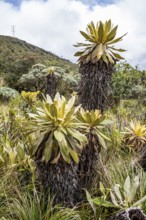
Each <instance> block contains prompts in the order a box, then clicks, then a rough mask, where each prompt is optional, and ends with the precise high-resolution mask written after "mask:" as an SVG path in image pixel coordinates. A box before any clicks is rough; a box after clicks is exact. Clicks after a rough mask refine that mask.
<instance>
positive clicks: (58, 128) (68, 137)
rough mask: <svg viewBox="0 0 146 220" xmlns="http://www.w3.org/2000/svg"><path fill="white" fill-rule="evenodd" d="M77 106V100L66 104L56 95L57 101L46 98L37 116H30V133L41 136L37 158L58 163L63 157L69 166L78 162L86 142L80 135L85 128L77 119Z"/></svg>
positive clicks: (73, 98)
mask: <svg viewBox="0 0 146 220" xmlns="http://www.w3.org/2000/svg"><path fill="white" fill-rule="evenodd" d="M74 103H75V97H74V96H73V97H72V98H71V99H70V100H69V101H67V100H66V99H65V97H63V96H60V95H59V93H57V94H56V96H55V98H54V100H52V99H51V97H50V96H47V98H46V100H45V101H44V102H43V106H42V107H40V108H37V112H36V114H31V113H30V114H29V116H30V117H31V118H32V126H31V130H32V131H39V133H40V138H39V140H38V142H37V145H36V149H35V151H34V154H35V155H37V156H38V157H41V158H40V159H42V160H44V161H45V162H48V161H50V162H51V163H56V162H57V161H58V160H59V158H60V156H62V158H63V159H64V160H65V161H66V162H67V163H70V162H71V159H72V160H74V161H75V162H76V163H78V162H79V155H80V154H81V152H82V149H83V146H84V145H85V144H86V142H87V138H86V136H85V135H84V134H82V133H81V132H80V129H83V128H84V127H85V125H84V123H82V122H80V121H79V120H78V119H77V117H76V113H77V111H78V109H79V106H78V107H75V106H74ZM42 148H43V149H42ZM41 151H43V153H42V154H41V155H40V152H41Z"/></svg>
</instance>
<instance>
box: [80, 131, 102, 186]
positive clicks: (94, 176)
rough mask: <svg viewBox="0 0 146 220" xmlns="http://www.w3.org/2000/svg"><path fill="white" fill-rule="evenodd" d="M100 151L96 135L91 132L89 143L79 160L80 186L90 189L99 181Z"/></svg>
mask: <svg viewBox="0 0 146 220" xmlns="http://www.w3.org/2000/svg"><path fill="white" fill-rule="evenodd" d="M99 152H100V147H99V143H98V139H97V137H96V136H95V135H93V134H91V133H89V135H88V145H87V146H86V147H85V148H84V149H83V152H82V155H81V157H80V162H79V168H78V172H79V186H80V187H81V188H86V189H88V190H90V189H92V188H94V187H97V186H98V183H99V175H98V170H99Z"/></svg>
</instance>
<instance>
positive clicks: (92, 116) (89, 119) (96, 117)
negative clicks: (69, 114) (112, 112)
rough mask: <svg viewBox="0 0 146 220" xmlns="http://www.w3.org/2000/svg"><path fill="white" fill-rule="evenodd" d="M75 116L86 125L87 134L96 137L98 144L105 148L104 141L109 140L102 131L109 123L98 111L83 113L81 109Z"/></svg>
mask: <svg viewBox="0 0 146 220" xmlns="http://www.w3.org/2000/svg"><path fill="white" fill-rule="evenodd" d="M77 115H78V116H77V117H78V119H79V120H80V121H81V122H83V123H84V124H86V125H87V127H88V128H89V132H91V133H92V134H94V135H96V136H97V138H98V142H99V144H100V145H101V146H102V147H104V148H106V143H105V140H108V141H110V139H109V138H108V137H107V136H106V135H104V133H103V131H102V129H103V128H105V126H106V125H107V124H109V123H110V122H111V121H109V120H106V119H105V117H104V116H103V115H102V114H101V111H100V110H91V111H89V110H87V111H85V110H84V109H83V108H80V111H79V112H78V114H77Z"/></svg>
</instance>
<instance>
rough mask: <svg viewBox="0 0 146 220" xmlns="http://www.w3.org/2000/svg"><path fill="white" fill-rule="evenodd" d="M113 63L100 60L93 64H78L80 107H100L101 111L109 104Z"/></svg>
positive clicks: (88, 108)
mask: <svg viewBox="0 0 146 220" xmlns="http://www.w3.org/2000/svg"><path fill="white" fill-rule="evenodd" d="M113 71H114V65H113V64H111V63H109V64H106V63H105V62H103V61H102V60H100V61H99V62H97V63H95V64H93V63H91V62H89V63H87V64H82V63H81V64H80V67H79V72H80V74H81V81H80V86H79V99H80V103H81V104H82V107H83V108H84V109H87V110H92V109H100V110H101V111H103V110H104V109H106V107H107V106H109V105H110V101H109V92H110V86H109V84H110V82H111V77H112V73H113Z"/></svg>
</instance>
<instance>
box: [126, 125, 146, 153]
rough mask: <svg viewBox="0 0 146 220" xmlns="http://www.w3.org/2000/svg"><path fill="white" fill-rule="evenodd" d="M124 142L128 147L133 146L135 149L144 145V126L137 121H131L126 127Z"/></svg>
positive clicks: (137, 149) (145, 143) (145, 131)
mask: <svg viewBox="0 0 146 220" xmlns="http://www.w3.org/2000/svg"><path fill="white" fill-rule="evenodd" d="M126 130H127V132H125V133H126V134H125V139H124V140H125V143H126V145H127V146H129V147H133V148H134V149H135V150H136V151H139V150H141V148H142V147H143V146H144V145H146V126H145V125H142V124H141V123H140V122H139V121H136V122H131V123H130V126H129V128H126Z"/></svg>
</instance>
